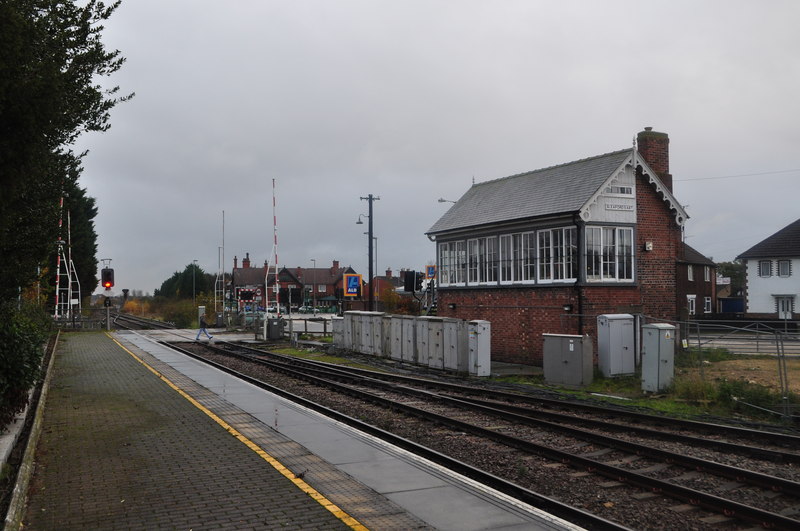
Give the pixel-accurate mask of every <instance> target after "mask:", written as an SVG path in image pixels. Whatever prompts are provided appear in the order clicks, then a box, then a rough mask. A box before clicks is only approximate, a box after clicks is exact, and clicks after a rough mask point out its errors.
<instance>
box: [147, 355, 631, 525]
mask: <svg viewBox="0 0 800 531" xmlns="http://www.w3.org/2000/svg"><path fill="white" fill-rule="evenodd" d="M160 343H163V344H165V345H167V346H169V347H170V348H172V349H174V350H176V351H179V352H181V353H182V354H185V355H187V356H190V357H192V358H194V359H197V360H200V361H202V362H204V363H207V364H209V365H211V366H213V367H216V368H217V369H219V370H221V371H224V372H226V373H228V374H231V375H233V376H236V377H237V378H240V379H242V380H244V381H246V382H248V383H251V384H253V385H255V386H257V387H259V388H261V389H264V390H266V391H269V392H271V393H274V394H276V395H279V396H282V397H284V398H286V399H288V400H290V401H292V402H294V403H297V404H300V405H302V406H304V407H307V408H308V409H311V410H313V411H316V412H318V413H321V414H323V415H325V416H327V417H330V418H332V419H335V420H338V421H339V422H342V423H344V424H347V425H348V426H351V427H353V428H356V429H358V430H360V431H362V432H364V433H368V434H370V435H373V436H375V437H377V438H379V439H382V440H384V441H387V442H389V443H391V444H393V445H395V446H398V447H400V448H403V449H405V450H408V451H409V452H412V453H414V454H416V455H419V456H421V457H424V458H426V459H428V460H430V461H432V462H434V463H436V464H438V465H441V466H443V467H446V468H448V469H450V470H453V471H455V472H457V473H459V474H461V475H463V476H466V477H468V478H470V479H473V480H475V481H478V482H480V483H482V484H484V485H487V486H489V487H491V488H493V489H495V490H497V491H499V492H502V493H504V494H506V495H508V496H511V497H513V498H515V499H517V500H520V501H522V502H525V503H527V504H528V505H530V506H532V507H535V508H537V509H541V510H543V511H546V512H548V513H550V514H552V515H554V516H557V517H559V518H562V519H564V520H567V521H569V522H571V523H574V524H577V525H580V526H582V527H585V528H586V529H597V530H608V531H623V530H630V528H628V527H625V526H623V525H620V524H617V523H615V522H612V521H610V520H607V519H605V518H601V517H599V516H597V515H595V514H592V513H590V512H587V511H584V510H582V509H579V508H577V507H573V506H571V505H567V504H565V503H562V502H560V501H558V500H555V499H553V498H550V497H547V496H544V495H543V494H539V493H538V492H534V491H532V490H529V489H526V488H524V487H521V486H519V485H516V484H514V483H512V482H510V481H507V480H505V479H503V478H500V477H497V476H495V475H493V474H489V473H487V472H485V471H483V470H481V469H479V468H475V467H473V466H471V465H468V464H466V463H464V462H462V461H459V460H457V459H453V458H451V457H449V456H447V455H445V454H442V453H440V452H437V451H435V450H432V449H430V448H427V447H425V446H422V445H420V444H417V443H415V442H413V441H411V440H408V439H405V438H403V437H400V436H398V435H395V434H393V433H391V432H388V431H385V430H382V429H380V428H378V427H376V426H372V425H370V424H367V423H365V422H362V421H360V420H358V419H355V418H353V417H350V416H349V415H346V414H344V413H341V412H339V411H336V410H334V409H330V408H328V407H325V406H323V405H321V404H317V403H316V402H313V401H311V400H308V399H306V398H303V397H301V396H298V395H295V394H293V393H289V392H288V391H284V390H283V389H281V388H279V387H275V386H273V385H270V384H268V383H266V382H263V381H261V380H259V379H257V378H253V377H252V376H248V375H246V374H243V373H241V372H238V371H235V370H233V369H231V368H229V367H226V366H225V365H223V364H220V363H216V362H213V361H211V360H208V359H205V358H203V357H202V356H198V355H197V354H194V353H192V352H190V351H188V350H186V349H183V348H181V347H178V346H176V345H174V344H172V343H167V342H160ZM205 346H207V345H205ZM251 361H252V360H251Z"/></svg>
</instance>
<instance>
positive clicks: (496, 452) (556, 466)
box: [208, 355, 800, 530]
mask: <svg viewBox="0 0 800 531" xmlns="http://www.w3.org/2000/svg"><path fill="white" fill-rule="evenodd" d="M208 357H209V358H213V359H214V361H217V362H220V363H225V364H226V365H228V366H231V367H232V368H234V369H235V370H238V371H241V372H246V373H247V374H251V375H253V376H256V377H258V378H259V379H262V380H263V381H265V382H267V383H269V384H271V385H275V386H277V387H280V388H282V389H285V390H287V391H289V392H291V393H294V394H297V395H300V396H303V397H305V398H308V399H310V400H313V401H315V402H318V403H320V404H323V405H325V406H327V407H330V408H333V409H338V410H343V411H346V412H347V414H348V415H350V416H353V417H355V418H358V419H360V420H362V421H364V422H368V423H371V424H373V425H376V426H378V427H380V428H382V429H385V430H387V431H391V432H393V433H396V434H397V435H400V436H402V437H405V438H408V439H410V440H413V441H415V442H417V443H419V444H422V445H425V446H428V447H430V448H432V449H434V450H437V451H439V452H442V453H445V454H447V455H450V456H451V457H454V458H456V459H459V460H461V461H464V462H467V463H469V464H471V465H473V466H476V467H479V468H482V469H484V470H486V471H488V472H490V473H492V474H495V475H497V476H500V477H503V478H505V479H507V480H509V481H512V482H514V483H517V484H519V485H521V486H523V487H526V488H528V489H530V490H534V491H536V492H539V493H541V494H544V495H546V496H550V497H552V498H555V499H558V500H560V501H562V502H564V503H567V504H570V505H573V506H576V507H579V508H582V509H584V510H587V511H589V512H592V513H594V514H597V515H599V516H602V517H604V518H607V519H609V520H612V521H616V522H619V523H622V524H624V525H626V526H629V527H631V528H635V529H682V530H683V529H716V530H719V529H747V528H750V527H752V526H751V525H748V524H741V523H738V522H734V521H726V520H725V519H724V518H718V517H717V516H716V515H714V514H713V513H708V512H705V511H702V510H699V509H697V508H695V507H692V508H687V506H685V505H683V504H681V503H680V502H679V501H676V500H673V499H669V498H666V497H663V496H657V495H653V494H650V493H646V492H643V491H641V490H638V489H635V488H629V487H627V486H624V485H621V484H619V483H616V482H613V481H609V480H607V479H605V478H601V477H599V476H595V475H593V474H589V473H586V472H581V471H578V470H574V469H570V468H568V467H567V466H565V465H562V464H561V463H558V462H554V461H552V460H548V459H545V458H542V457H539V456H532V455H529V454H523V453H521V452H518V451H516V450H513V449H509V448H507V447H504V446H501V445H498V444H496V443H493V442H491V441H487V440H485V439H481V438H478V437H475V436H471V435H467V434H463V433H458V432H454V431H453V430H451V429H448V428H444V427H436V428H433V429H432V428H431V425H430V423H426V422H421V421H418V420H417V419H416V418H411V417H407V416H405V415H402V414H399V413H397V412H392V411H387V410H385V409H381V408H378V407H376V406H373V405H371V404H367V403H364V402H362V401H359V400H356V399H353V398H351V397H347V396H343V395H341V394H338V393H335V392H332V391H329V390H327V389H324V388H318V387H315V386H313V385H310V384H308V383H306V382H304V381H299V380H294V379H292V378H289V377H287V376H285V375H282V374H278V373H275V372H273V371H270V370H268V369H265V368H263V367H258V366H256V365H254V364H252V363H248V362H242V361H238V360H233V359H231V358H229V357H226V356H220V355H211V356H208ZM471 418H472V417H471ZM486 422H487V423H489V424H491V423H492V422H494V423H497V420H496V419H494V420H493V421H492V419H486ZM514 431H518V432H520V433H519V435H521V436H523V438H529V439H538V441H537V442H539V443H541V444H551V445H555V446H556V447H560V448H562V449H566V448H569V447H571V450H572V451H576V452H580V453H582V454H584V455H585V454H587V453H591V452H592V451H594V450H598V449H599V448H600V447H594V446H592V445H591V444H587V443H584V442H581V441H575V440H574V439H572V440H570V441H569V442H566V441H567V439H565V438H564V437H563V436H561V435H559V434H551V433H546V432H542V433H536V430H532V429H530V428H514ZM612 435H613V436H618V434H612ZM626 439H636V437H626ZM637 442H638V441H637ZM666 446H667V443H664V444H660V445H659V447H661V448H664V447H666ZM676 446H677V445H676ZM681 448H682V447H681ZM683 449H685V448H682V450H683ZM692 451H693V455H695V456H696V457H701V458H703V459H710V460H721V458H726V459H728V462H729V464H732V465H734V466H743V461H747V462H748V465H747V466H748V467H749V466H750V463H751V462H752V466H753V467H760V470H761V471H762V472H764V473H769V474H773V475H781V476H782V477H788V478H791V479H795V480H796V479H797V478H798V476H799V475H800V474H799V473H798V471H797V470H796V467H788V468H787V467H786V466H785V465H775V464H773V463H768V462H764V461H758V460H752V459H748V458H742V457H739V456H725V455H724V454H723V455H722V456H720V454H719V452H715V451H713V450H707V449H704V448H699V447H698V448H694V449H693V450H692ZM600 453H601V454H604V455H599V456H597V457H596V459H598V460H603V461H614V460H619V461H622V462H625V464H626V466H627V467H628V468H631V469H636V470H639V471H641V470H645V469H648V468H654V469H655V474H656V475H663V476H665V477H673V478H675V477H679V478H681V479H680V483H681V484H684V485H685V486H688V487H691V488H698V487H699V486H701V485H702V486H704V487H706V488H712V489H714V490H715V491H716V492H718V493H719V494H726V493H728V494H729V491H731V490H732V488H733V487H735V486H736V485H735V484H734V483H733V482H731V481H727V480H723V479H720V478H713V479H709V477H708V476H705V475H700V474H699V473H693V472H687V471H686V470H685V469H680V470H677V471H676V469H674V468H672V467H667V468H663V469H660V470H659V464H658V463H656V462H654V461H651V460H649V459H642V458H637V457H635V456H634V457H631V456H629V455H627V454H620V453H618V452H613V451H608V450H607V449H604V450H601V452H600ZM735 490H736V491H737V492H736V494H737V499H738V500H739V501H740V502H741V503H746V504H748V505H754V506H756V507H761V508H765V509H769V510H772V509H781V508H786V500H785V499H784V498H783V497H782V496H776V495H774V493H770V492H767V493H764V491H762V490H760V489H751V488H749V487H747V488H744V489H742V488H739V489H735ZM687 509H688V510H687ZM709 517H711V521H708V522H703V521H701V519H703V518H709ZM718 520H721V521H718ZM798 525H799V526H800V522H798Z"/></svg>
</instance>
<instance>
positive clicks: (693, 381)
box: [672, 375, 717, 402]
mask: <svg viewBox="0 0 800 531" xmlns="http://www.w3.org/2000/svg"><path fill="white" fill-rule="evenodd" d="M672 388H673V393H674V395H675V396H676V397H677V398H679V399H681V400H688V401H689V402H702V401H705V400H714V399H715V398H716V396H717V390H716V388H715V387H714V384H713V383H711V382H706V381H705V380H703V379H702V378H700V376H699V375H692V376H690V377H688V378H681V379H676V380H675V381H674V383H673V384H672Z"/></svg>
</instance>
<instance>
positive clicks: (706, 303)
mask: <svg viewBox="0 0 800 531" xmlns="http://www.w3.org/2000/svg"><path fill="white" fill-rule="evenodd" d="M703 313H711V297H703Z"/></svg>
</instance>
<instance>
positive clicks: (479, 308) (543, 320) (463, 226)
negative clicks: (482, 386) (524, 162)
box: [427, 128, 704, 364]
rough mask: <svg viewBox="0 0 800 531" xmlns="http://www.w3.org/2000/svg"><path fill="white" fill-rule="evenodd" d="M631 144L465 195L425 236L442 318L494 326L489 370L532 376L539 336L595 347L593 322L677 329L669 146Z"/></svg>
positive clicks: (678, 248)
mask: <svg viewBox="0 0 800 531" xmlns="http://www.w3.org/2000/svg"><path fill="white" fill-rule="evenodd" d="M637 143H638V149H630V148H629V149H623V150H620V151H615V152H613V153H607V154H605V155H599V156H596V157H592V158H588V159H582V160H578V161H575V162H570V163H566V164H561V165H558V166H553V167H550V168H544V169H541V170H535V171H531V172H527V173H522V174H519V175H512V176H510V177H505V178H501V179H496V180H492V181H487V182H483V183H477V184H474V185H473V186H472V187H471V188H470V189H469V190H467V192H466V193H465V194H464V195H463V196H462V197H461V198H460V199H459V200H458V201H457V202H456V203H455V204H454V205H453V206H452V207H451V208H450V209H449V210H448V211H447V213H445V214H444V215H443V216H442V217H441V218H440V219H439V220H438V221H437V222H436V223H435V224H434V225H433V226H432V227H431V228H430V229H429V230H428V231H427V235H428V237H429V238H430V239H432V240H434V241H435V242H436V248H437V266H438V281H439V282H438V311H439V315H442V316H449V317H458V318H464V319H485V320H488V321H491V322H492V356H493V358H494V359H496V360H499V361H508V362H518V363H528V364H540V363H541V361H542V343H543V338H542V334H543V333H567V334H590V335H591V336H592V337H595V336H596V319H597V316H598V315H600V314H607V313H637V314H644V315H645V316H648V317H649V318H650V319H670V320H672V319H676V318H677V317H678V316H679V314H680V309H681V307H682V304H679V303H678V281H677V278H676V275H677V263H678V261H679V260H680V259H682V257H683V256H684V254H683V245H682V241H681V232H682V227H683V225H684V223H685V221H686V218H687V215H686V212H685V211H684V209H683V207H682V206H681V205H680V203H678V201H677V199H675V197H674V196H673V195H672V175H671V174H670V173H669V138H668V136H667V135H666V134H664V133H658V132H655V131H652V129H651V128H645V130H644V131H642V132H640V133H639V134H638V137H637ZM700 274H701V275H703V274H704V272H700Z"/></svg>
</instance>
